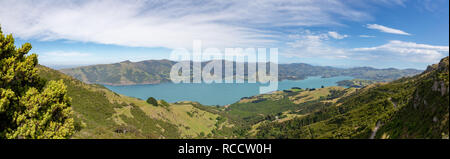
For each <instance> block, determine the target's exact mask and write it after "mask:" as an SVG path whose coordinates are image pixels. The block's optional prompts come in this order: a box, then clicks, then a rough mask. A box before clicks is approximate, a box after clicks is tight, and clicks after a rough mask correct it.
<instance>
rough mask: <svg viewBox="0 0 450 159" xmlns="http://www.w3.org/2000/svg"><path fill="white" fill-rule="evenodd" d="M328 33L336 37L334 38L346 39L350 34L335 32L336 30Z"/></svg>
mask: <svg viewBox="0 0 450 159" xmlns="http://www.w3.org/2000/svg"><path fill="white" fill-rule="evenodd" d="M328 35H329V36H330V37H332V38H334V39H344V38H347V37H348V35H345V34H343V35H341V34H339V33H338V32H335V31H329V32H328Z"/></svg>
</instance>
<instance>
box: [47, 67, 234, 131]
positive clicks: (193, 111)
mask: <svg viewBox="0 0 450 159" xmlns="http://www.w3.org/2000/svg"><path fill="white" fill-rule="evenodd" d="M38 72H39V75H40V76H41V77H42V78H44V79H46V80H57V79H63V81H64V84H65V85H66V86H67V89H68V96H69V97H70V98H72V109H73V110H74V117H75V123H76V129H77V132H76V133H75V135H74V136H73V138H196V137H211V138H224V137H226V136H224V135H221V133H223V132H222V131H224V130H225V129H230V128H231V127H232V125H231V124H230V123H229V122H227V120H226V119H221V118H220V117H219V115H217V113H214V111H216V112H217V110H212V109H214V108H212V107H211V108H209V109H210V110H207V109H206V108H203V107H205V106H201V105H199V104H198V103H191V102H184V103H177V104H170V105H169V106H158V107H155V106H153V105H150V104H148V103H146V102H145V101H143V100H140V99H136V98H131V97H127V96H123V95H119V94H116V93H114V92H112V91H110V90H108V89H106V88H105V87H103V86H101V85H95V84H85V83H83V82H81V81H79V80H76V79H74V78H72V77H70V76H67V75H64V74H62V73H60V72H59V71H56V70H52V69H50V68H47V67H45V66H39V67H38ZM218 119H221V120H218Z"/></svg>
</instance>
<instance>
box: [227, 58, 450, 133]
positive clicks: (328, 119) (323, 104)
mask: <svg viewBox="0 0 450 159" xmlns="http://www.w3.org/2000/svg"><path fill="white" fill-rule="evenodd" d="M319 90H320V89H319ZM313 92H317V90H315V91H313ZM330 92H331V91H328V93H327V94H323V96H322V97H320V98H319V97H317V96H318V95H315V96H316V98H315V99H314V100H306V99H310V98H311V97H308V96H311V95H308V94H317V93H311V91H310V92H308V93H307V94H305V93H303V94H301V93H300V94H298V95H297V94H296V93H295V92H293V91H292V90H291V91H290V93H291V95H290V96H289V97H288V98H280V96H279V94H274V95H271V96H270V97H266V98H274V97H278V100H280V99H290V100H294V101H295V100H302V101H303V102H301V103H299V104H298V105H292V104H291V108H290V109H291V110H290V111H288V112H287V113H278V114H277V116H276V118H267V117H266V119H265V120H263V121H261V120H259V122H258V123H257V124H254V125H253V126H252V132H253V135H254V137H257V138H393V139H397V138H437V139H440V138H446V139H448V135H449V59H448V57H446V58H444V59H442V60H441V62H440V63H439V64H434V65H432V66H429V67H428V68H427V70H426V71H424V72H423V73H421V74H419V75H416V76H414V77H405V78H401V79H398V80H395V81H393V82H389V83H378V84H372V85H369V86H366V87H364V88H361V89H357V88H348V89H344V90H341V91H333V92H334V93H333V92H331V93H330ZM339 92H340V93H339ZM349 92H351V93H349ZM313 97H314V96H313ZM276 101H277V100H275V101H273V102H276ZM284 103H286V100H284ZM254 104H255V103H254ZM252 107H254V108H257V107H258V104H256V105H253V106H252ZM237 108H238V110H239V111H238V110H233V109H236V108H231V110H230V112H231V111H234V112H236V111H238V112H240V114H245V113H243V110H245V106H244V108H243V107H237ZM280 117H283V118H288V119H279V118H280ZM289 117H290V118H289ZM242 119H244V120H246V119H249V118H242ZM268 119H271V120H268ZM274 119H278V120H274Z"/></svg>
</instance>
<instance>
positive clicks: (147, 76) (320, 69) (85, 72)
mask: <svg viewBox="0 0 450 159" xmlns="http://www.w3.org/2000/svg"><path fill="white" fill-rule="evenodd" d="M175 63H176V62H174V61H169V60H147V61H141V62H130V61H124V62H120V63H114V64H102V65H92V66H84V67H77V68H71V69H62V70H61V72H63V73H65V74H67V75H70V76H72V77H75V78H77V79H79V80H81V81H83V82H85V83H96V84H107V85H135V84H158V83H164V82H170V75H169V73H170V69H171V67H172V65H174V64H175ZM206 63H207V62H203V63H202V66H204V65H205V64H206ZM244 65H245V67H247V66H248V63H244ZM234 67H236V62H234ZM223 69H225V66H223ZM420 72H421V71H419V70H415V69H404V70H399V69H394V68H388V69H375V68H371V67H355V68H349V69H342V68H335V67H327V66H313V65H309V64H304V63H294V64H279V65H278V73H279V79H280V80H286V79H290V80H302V79H305V78H306V77H308V76H321V77H334V76H351V77H354V78H359V79H367V80H376V81H392V80H395V79H398V78H400V77H404V76H412V75H416V74H418V73H420Z"/></svg>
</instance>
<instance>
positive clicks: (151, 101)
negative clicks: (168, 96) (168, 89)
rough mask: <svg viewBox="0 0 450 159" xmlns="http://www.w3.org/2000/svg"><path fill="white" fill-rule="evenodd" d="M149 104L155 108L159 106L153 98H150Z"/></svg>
mask: <svg viewBox="0 0 450 159" xmlns="http://www.w3.org/2000/svg"><path fill="white" fill-rule="evenodd" d="M147 103H148V104H151V105H153V106H158V101H157V100H156V99H155V98H153V97H149V98H148V99H147Z"/></svg>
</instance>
